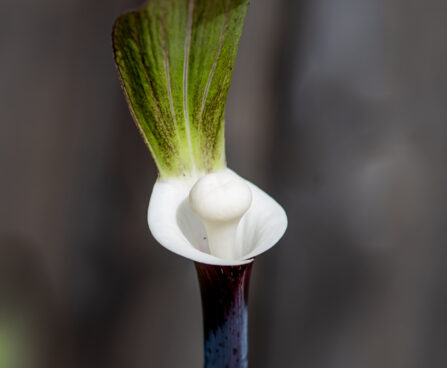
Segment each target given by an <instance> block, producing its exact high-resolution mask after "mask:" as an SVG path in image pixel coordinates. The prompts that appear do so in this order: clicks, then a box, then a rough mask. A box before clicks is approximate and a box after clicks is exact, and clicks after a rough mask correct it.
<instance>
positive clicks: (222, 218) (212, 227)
mask: <svg viewBox="0 0 447 368" xmlns="http://www.w3.org/2000/svg"><path fill="white" fill-rule="evenodd" d="M251 201H252V195H251V190H250V188H249V186H248V184H247V183H246V182H245V181H244V180H243V179H242V178H241V177H239V176H238V175H236V174H234V173H233V172H232V171H230V170H222V171H219V172H216V173H212V174H208V175H205V176H203V177H202V178H200V179H199V180H198V181H197V182H196V183H195V185H194V186H193V187H192V189H191V191H190V192H189V203H190V206H191V209H192V210H193V211H194V213H195V214H196V215H197V216H199V217H200V219H201V220H202V221H203V223H204V225H205V228H206V232H207V236H208V245H209V248H210V253H211V254H212V255H214V256H216V257H219V258H223V259H229V260H234V259H236V258H237V255H238V252H237V249H236V230H237V226H238V225H239V222H240V220H241V218H242V216H243V215H244V214H245V213H246V212H247V210H248V209H249V208H250V205H251Z"/></svg>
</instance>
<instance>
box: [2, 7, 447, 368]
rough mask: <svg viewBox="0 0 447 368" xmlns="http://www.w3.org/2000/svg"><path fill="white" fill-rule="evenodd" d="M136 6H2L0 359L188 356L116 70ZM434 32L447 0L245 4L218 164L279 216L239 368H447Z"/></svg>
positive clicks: (445, 60)
mask: <svg viewBox="0 0 447 368" xmlns="http://www.w3.org/2000/svg"><path fill="white" fill-rule="evenodd" d="M139 4H140V1H139V0H107V1H105V0H95V1H92V0H63V1H60V0H59V1H56V0H33V1H17V0H1V2H0V46H1V47H0V86H1V87H0V122H1V125H0V175H1V180H0V204H1V205H0V365H2V366H1V367H0V368H17V367H20V368H35V367H36V368H40V367H64V368H70V367H76V368H77V367H82V368H86V367H87V368H88V367H95V368H101V367H108V368H115V367H116V368H118V367H129V368H140V367H141V368H143V367H144V368H147V367H157V368H159V367H160V368H163V367H185V368H187V367H191V368H192V367H194V368H195V367H200V366H201V365H202V331H201V328H202V327H201V312H200V299H199V292H198V285H197V282H196V275H195V271H194V268H193V266H192V263H191V262H190V261H188V260H185V259H182V258H180V257H178V256H174V255H172V254H170V253H168V252H167V251H166V250H164V248H162V247H161V246H159V245H158V244H156V242H155V241H154V240H153V239H152V237H151V235H150V234H149V231H148V228H147V224H146V210H147V203H148V199H149V195H150V192H151V188H152V185H153V183H154V181H155V178H156V172H155V168H154V165H153V162H152V160H151V158H150V155H149V153H148V151H147V150H146V148H145V146H144V144H143V141H142V140H141V139H140V137H139V134H138V133H137V130H136V128H135V127H134V124H133V122H132V121H131V117H130V114H129V112H128V109H127V106H126V103H125V100H124V97H123V94H122V92H121V90H120V86H119V83H118V77H117V73H116V71H115V67H114V64H113V58H112V48H111V41H110V32H111V27H112V24H113V21H114V19H115V18H116V17H117V16H118V15H119V14H120V13H122V12H123V11H125V10H128V9H129V8H132V7H135V6H137V5H139ZM446 35H447V2H446V1H445V0H426V1H423V2H422V1H412V0H405V1H404V0H379V1H373V0H364V1H358V0H340V1H336V2H335V1H330V0H312V1H310V0H306V1H294V0H281V1H279V0H277V1H272V0H252V3H251V6H250V9H249V13H248V16H247V19H246V24H245V28H244V33H243V36H242V40H241V45H240V51H239V54H238V58H237V61H236V67H235V72H234V75H233V84H232V87H231V90H230V96H229V100H228V105H227V119H226V120H227V133H226V136H227V155H228V163H229V166H230V167H232V168H233V169H235V170H236V171H237V172H238V173H240V174H241V175H243V176H245V177H247V178H249V179H250V180H252V181H253V182H255V183H256V184H258V185H259V186H260V187H262V188H264V189H266V190H267V191H268V192H270V193H272V195H273V196H274V197H275V198H277V199H278V200H279V202H280V203H282V204H283V205H284V207H285V208H286V210H287V212H288V215H289V222H290V224H289V229H288V232H287V233H286V236H285V237H284V238H283V240H281V242H280V243H279V244H278V246H277V247H276V248H274V249H273V250H272V251H270V252H268V253H266V254H265V255H263V256H262V257H259V259H257V260H256V263H255V268H254V275H253V279H252V284H251V294H250V299H251V300H250V303H251V306H250V308H251V309H250V336H251V341H250V344H251V345H250V349H251V350H250V363H251V367H255V368H263V367H299V368H346V367H362V368H370V367H371V368H387V367H392V368H413V367H414V368H416V367H417V368H419V367H445V366H447V346H446V341H447V317H446V316H447V314H446V310H447V285H446V284H447V268H446V267H445V266H444V260H445V258H446V257H445V256H446V251H445V249H446V247H445V241H446V238H447V233H446V231H447V230H446V228H447V227H446V226H445V225H446V224H445V222H446V221H445V219H446V201H445V199H446V192H447V189H446V188H447V185H446V184H447V180H446V179H447V176H446V173H447V170H446V157H447V152H446V151H447V144H446V139H447V125H446V119H447V70H446V65H447V43H446V42H445V37H446Z"/></svg>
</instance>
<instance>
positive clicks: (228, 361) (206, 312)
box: [195, 262, 252, 368]
mask: <svg viewBox="0 0 447 368" xmlns="http://www.w3.org/2000/svg"><path fill="white" fill-rule="evenodd" d="M195 265H196V269H197V275H198V277H199V283H200V292H201V296H202V311H203V329H204V349H205V364H204V367H205V368H246V367H247V366H248V360H247V359H248V337H247V323H248V311H247V302H248V287H249V282H250V273H251V268H252V263H250V264H248V265H242V266H214V265H206V264H202V263H197V262H196V264H195Z"/></svg>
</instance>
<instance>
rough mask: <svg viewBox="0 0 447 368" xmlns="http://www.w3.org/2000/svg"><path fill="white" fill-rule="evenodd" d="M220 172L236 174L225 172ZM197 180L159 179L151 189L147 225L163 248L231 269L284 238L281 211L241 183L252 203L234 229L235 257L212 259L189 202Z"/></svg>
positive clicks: (195, 178) (257, 190) (260, 193)
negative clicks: (249, 194)
mask: <svg viewBox="0 0 447 368" xmlns="http://www.w3.org/2000/svg"><path fill="white" fill-rule="evenodd" d="M223 171H229V172H231V173H233V174H235V173H234V172H233V171H232V170H230V169H228V168H226V169H223ZM235 175H237V174H235ZM238 177H239V176H238ZM197 180H198V177H188V178H184V177H179V178H169V179H162V178H161V179H158V180H157V181H156V183H155V185H154V188H153V191H152V195H151V199H150V202H149V210H148V223H149V228H150V230H151V232H152V235H153V236H154V238H155V239H156V240H157V241H158V242H159V243H160V244H161V245H163V246H164V247H165V248H167V249H169V250H170V251H172V252H174V253H177V254H179V255H181V256H183V257H186V258H189V259H191V260H193V261H196V262H200V263H205V264H215V265H226V266H232V265H240V264H244V263H249V262H251V260H252V259H253V257H255V256H257V255H259V254H261V253H263V252H265V251H266V250H268V249H270V248H271V247H272V246H274V245H275V244H276V243H277V242H278V240H279V239H280V238H281V237H282V236H283V234H284V232H285V231H286V228H287V216H286V213H285V211H284V210H283V208H282V207H281V206H280V205H279V204H278V203H277V202H276V201H275V200H274V199H273V198H271V197H270V196H269V195H268V194H266V193H265V192H263V191H262V190H261V189H259V188H258V187H257V186H256V185H254V184H252V183H250V182H249V181H247V180H245V179H242V180H244V181H245V182H246V183H247V184H248V187H249V188H250V190H251V194H252V203H251V206H250V208H249V209H248V211H247V212H246V213H245V214H244V215H243V216H242V219H241V221H240V222H239V224H238V226H237V231H236V239H235V244H234V249H235V251H236V257H235V258H234V259H223V258H219V257H216V256H214V255H212V254H211V253H210V250H209V246H208V236H207V232H206V230H205V226H204V224H203V222H202V221H201V219H200V218H199V217H198V216H197V215H196V214H195V213H194V212H193V211H192V209H191V206H190V203H189V200H188V197H189V193H190V190H191V188H192V187H193V186H194V184H195V183H196V182H197Z"/></svg>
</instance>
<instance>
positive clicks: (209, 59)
mask: <svg viewBox="0 0 447 368" xmlns="http://www.w3.org/2000/svg"><path fill="white" fill-rule="evenodd" d="M247 7H248V0H222V1H209V0H150V1H148V2H147V3H146V4H145V5H144V6H143V7H141V8H140V9H138V10H136V11H133V12H130V13H126V14H123V15H121V16H120V17H119V18H118V19H117V20H116V22H115V25H114V29H113V35H112V40H113V47H114V54H115V62H116V65H117V68H118V72H119V75H120V79H121V84H122V86H123V89H124V93H125V95H126V98H127V102H128V104H129V108H130V111H131V114H132V116H133V118H134V121H135V123H136V125H137V127H138V129H139V130H140V133H141V135H142V137H143V139H144V141H145V143H146V145H147V146H148V148H149V150H150V152H151V154H152V157H153V158H154V161H155V164H156V166H157V169H158V172H159V178H158V179H157V181H156V183H155V185H154V188H153V191H152V195H151V199H150V203H149V210H148V223H149V228H150V230H151V232H152V234H153V236H154V237H155V239H157V240H158V242H159V243H161V244H162V245H163V246H164V247H166V248H167V249H169V250H171V251H173V252H174V253H177V254H179V255H182V256H184V257H187V258H189V259H192V260H194V261H196V262H201V263H205V264H212V265H241V264H246V263H249V262H250V261H251V260H252V258H253V257H255V256H257V255H258V254H260V253H262V252H264V251H266V250H267V249H269V248H270V247H272V246H273V245H274V244H275V243H276V242H277V241H278V240H279V239H280V238H281V236H282V235H283V234H284V232H285V229H286V227H287V217H286V214H285V212H284V210H283V209H282V208H281V206H280V205H279V204H277V203H276V202H275V201H274V200H273V199H272V198H271V197H269V196H268V195H267V194H266V193H264V192H263V191H262V190H261V189H259V188H258V187H256V186H255V185H254V184H252V183H250V182H248V181H246V180H245V179H242V178H241V177H239V176H238V175H237V174H236V173H234V172H233V171H231V170H230V169H228V168H227V167H226V161H225V142H224V126H225V124H224V113H225V102H226V97H227V94H228V89H229V86H230V81H231V74H232V70H233V64H234V59H235V56H236V52H237V46H238V43H239V38H240V35H241V32H242V25H243V20H244V17H245V13H246V11H247ZM210 175H211V176H212V175H217V176H214V177H213V178H214V179H216V178H218V177H219V178H224V181H225V180H227V179H229V180H230V182H232V183H233V182H234V183H233V184H235V186H234V187H232V188H233V189H234V188H236V192H234V191H233V189H232V190H231V191H229V192H228V193H230V194H229V197H227V190H226V189H225V188H226V184H225V185H224V186H220V187H219V185H220V184H219V185H217V187H214V189H213V188H211V189H212V190H215V189H217V192H216V193H217V197H215V199H216V198H217V202H216V203H214V202H213V203H201V201H205V200H208V199H206V198H202V199H200V196H199V197H198V198H195V199H193V201H192V202H191V203H193V202H194V201H195V202H194V203H195V207H194V206H193V207H194V208H195V210H196V213H194V211H193V207H191V204H190V199H191V198H190V197H191V196H190V193H191V190H192V189H193V188H195V187H196V185H199V184H200V183H202V184H203V182H204V180H205V179H206V180H208V179H209V176H210ZM202 179H203V180H202ZM206 180H205V181H206ZM219 180H220V179H219ZM219 180H217V182H219ZM212 181H213V180H211V182H212ZM225 183H226V182H225ZM238 183H239V184H238ZM200 185H201V184H200ZM219 188H220V189H219ZM237 188H239V189H237ZM244 188H245V189H244ZM208 189H209V188H208ZM208 189H206V190H205V192H206V191H207V190H208ZM223 189H224V190H223ZM227 189H228V188H227ZM193 192H195V193H196V194H197V193H200V192H201V191H200V190H198V191H194V190H193ZM216 193H214V194H216ZM231 193H233V194H235V195H234V196H233V195H232V194H231ZM244 193H245V194H244ZM193 197H194V195H193ZM238 198H239V199H241V200H242V202H243V203H242V202H238V200H239V199H238ZM231 200H232V201H233V202H232V203H233V204H232V205H231V206H229V207H228V206H227V204H228V203H230V202H231ZM197 201H198V202H197ZM218 202H219V203H220V204H219V203H218ZM227 202H228V203H227ZM217 204H218V205H222V206H223V207H222V208H221V210H222V211H221V210H220V209H217V211H215V210H216V208H215V207H214V206H215V205H217ZM202 205H204V206H202ZM205 207H207V208H208V209H209V210H211V211H209V214H212V215H213V216H214V215H216V214H217V217H216V218H207V216H206V214H205V215H204V216H202V215H201V216H197V214H200V209H201V208H202V209H203V208H205ZM234 209H237V211H236V212H234V211H233V210H234ZM228 211H229V212H228ZM233 212H234V213H233ZM232 213H233V214H234V216H233V215H231V216H230V217H228V216H227V215H228V214H232ZM222 214H223V215H224V216H223V217H222V216H221V215H222ZM232 216H233V217H232ZM211 217H212V216H211ZM221 217H222V218H221ZM227 217H228V218H227ZM216 239H217V240H216ZM218 243H219V244H218ZM225 247H227V248H225ZM224 248H225V249H224ZM210 249H211V251H210Z"/></svg>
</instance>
